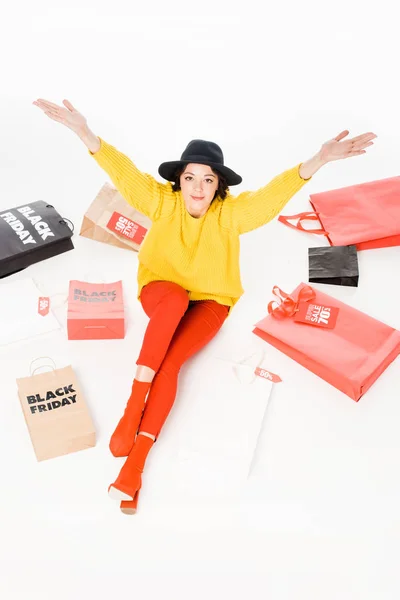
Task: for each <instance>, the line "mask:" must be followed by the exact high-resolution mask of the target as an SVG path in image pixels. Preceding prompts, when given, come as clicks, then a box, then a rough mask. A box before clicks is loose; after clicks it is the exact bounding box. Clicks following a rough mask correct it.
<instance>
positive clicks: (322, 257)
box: [308, 246, 358, 287]
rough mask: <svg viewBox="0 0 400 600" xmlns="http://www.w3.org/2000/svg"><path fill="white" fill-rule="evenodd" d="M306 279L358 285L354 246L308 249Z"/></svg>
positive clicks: (334, 283) (311, 281)
mask: <svg viewBox="0 0 400 600" xmlns="http://www.w3.org/2000/svg"><path fill="white" fill-rule="evenodd" d="M308 273H309V275H308V281H309V282H310V283H326V284H328V285H346V286H351V287H357V286H358V258H357V248H356V246H324V247H322V248H309V249H308Z"/></svg>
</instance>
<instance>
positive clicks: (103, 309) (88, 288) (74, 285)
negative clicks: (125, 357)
mask: <svg viewBox="0 0 400 600" xmlns="http://www.w3.org/2000/svg"><path fill="white" fill-rule="evenodd" d="M67 331H68V339H69V340H106V339H121V338H124V337H125V309H124V300H123V292H122V281H116V282H114V283H88V282H87V281H77V280H72V281H70V284H69V293H68V314H67Z"/></svg>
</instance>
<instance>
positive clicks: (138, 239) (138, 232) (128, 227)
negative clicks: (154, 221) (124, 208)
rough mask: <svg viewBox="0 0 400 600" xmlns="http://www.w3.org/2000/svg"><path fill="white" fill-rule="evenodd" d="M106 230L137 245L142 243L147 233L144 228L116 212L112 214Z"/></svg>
mask: <svg viewBox="0 0 400 600" xmlns="http://www.w3.org/2000/svg"><path fill="white" fill-rule="evenodd" d="M107 228H108V229H110V230H111V231H114V232H115V233H118V235H121V236H122V237H126V238H128V239H129V240H132V242H135V244H139V245H140V244H141V243H142V242H143V239H144V236H145V235H146V233H147V229H146V228H145V227H143V226H142V225H139V223H135V221H131V220H130V219H128V217H124V215H121V214H120V213H117V212H113V214H112V215H111V219H110V220H109V221H108V223H107Z"/></svg>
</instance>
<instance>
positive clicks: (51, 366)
mask: <svg viewBox="0 0 400 600" xmlns="http://www.w3.org/2000/svg"><path fill="white" fill-rule="evenodd" d="M42 359H47V360H49V361H50V362H52V363H53V365H54V367H53V365H51V364H48V363H47V364H44V365H39V366H38V367H35V369H33V371H32V365H33V363H34V362H36V361H37V360H42ZM43 367H50V368H51V369H53V371H55V370H56V369H57V366H56V363H55V362H54V360H53V359H52V358H51V356H38V357H37V358H34V359H33V360H32V361H31V364H30V365H29V375H30V376H31V377H32V376H33V375H34V374H35V372H36V371H37V370H38V369H42V368H43Z"/></svg>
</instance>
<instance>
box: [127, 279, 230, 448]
mask: <svg viewBox="0 0 400 600" xmlns="http://www.w3.org/2000/svg"><path fill="white" fill-rule="evenodd" d="M140 300H141V303H142V306H143V308H144V310H145V312H146V314H147V316H148V317H150V321H149V324H148V326H147V329H146V333H145V335H144V339H143V345H142V349H141V351H140V355H139V358H138V360H137V361H136V364H137V365H144V366H146V367H150V368H151V369H153V370H154V371H156V376H155V377H154V380H153V383H152V385H151V388H150V392H149V396H148V398H147V402H146V407H145V411H144V414H143V418H142V422H141V424H140V431H144V432H147V433H151V434H152V435H154V436H155V437H157V436H158V434H159V432H160V430H161V428H162V426H163V424H164V422H165V420H166V418H167V416H168V414H169V411H170V410H171V408H172V405H173V403H174V400H175V396H176V390H177V384H178V374H179V370H180V368H181V366H182V365H183V363H184V362H185V361H186V360H187V359H188V358H190V357H191V356H193V354H195V353H196V352H197V351H198V350H200V349H201V348H203V347H204V346H205V345H206V344H207V343H208V342H209V341H210V340H212V338H213V337H214V336H215V334H216V333H217V331H219V329H220V328H221V327H222V324H223V323H224V321H225V319H226V317H227V316H228V312H229V307H228V306H224V305H222V304H218V302H215V301H214V300H200V301H196V302H189V297H188V293H187V292H186V290H184V289H183V288H181V287H180V286H179V285H177V284H176V283H171V282H169V281H153V282H151V283H149V284H148V285H146V286H145V287H144V288H143V290H142V292H141V297H140Z"/></svg>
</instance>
